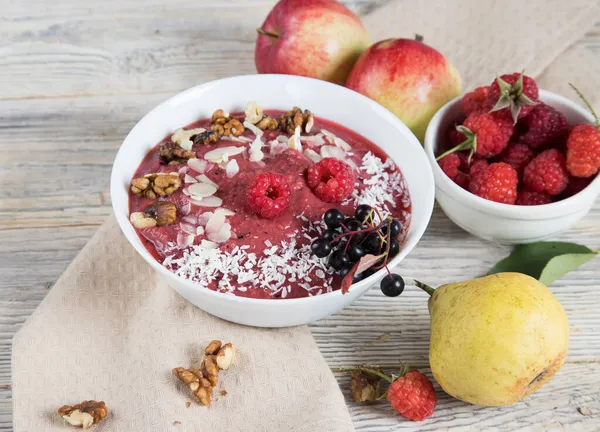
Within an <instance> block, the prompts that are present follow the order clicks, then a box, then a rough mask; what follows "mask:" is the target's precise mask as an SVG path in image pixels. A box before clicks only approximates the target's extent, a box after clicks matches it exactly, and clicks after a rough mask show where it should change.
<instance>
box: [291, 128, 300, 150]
mask: <svg viewBox="0 0 600 432" xmlns="http://www.w3.org/2000/svg"><path fill="white" fill-rule="evenodd" d="M300 132H301V129H300V126H296V129H295V131H294V135H292V136H291V137H290V139H289V140H288V147H289V148H291V149H294V150H298V151H302V143H301V142H300Z"/></svg>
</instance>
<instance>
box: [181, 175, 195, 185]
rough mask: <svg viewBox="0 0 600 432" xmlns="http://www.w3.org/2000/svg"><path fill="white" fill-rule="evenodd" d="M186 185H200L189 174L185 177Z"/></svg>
mask: <svg viewBox="0 0 600 432" xmlns="http://www.w3.org/2000/svg"><path fill="white" fill-rule="evenodd" d="M183 181H184V183H198V180H196V178H195V177H192V176H191V175H189V174H186V175H185V177H184V178H183Z"/></svg>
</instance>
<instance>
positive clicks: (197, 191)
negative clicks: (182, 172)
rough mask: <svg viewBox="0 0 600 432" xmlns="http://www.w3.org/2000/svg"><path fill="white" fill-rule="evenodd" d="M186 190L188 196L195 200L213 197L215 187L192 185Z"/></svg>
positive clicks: (215, 190) (199, 184) (210, 185)
mask: <svg viewBox="0 0 600 432" xmlns="http://www.w3.org/2000/svg"><path fill="white" fill-rule="evenodd" d="M187 190H188V192H189V193H190V196H191V197H192V198H193V199H196V200H197V199H202V198H204V197H209V196H212V195H214V194H215V192H217V187H216V186H215V185H213V184H209V183H193V184H191V185H189V186H188V187H187Z"/></svg>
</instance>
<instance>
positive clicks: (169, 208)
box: [129, 201, 177, 229]
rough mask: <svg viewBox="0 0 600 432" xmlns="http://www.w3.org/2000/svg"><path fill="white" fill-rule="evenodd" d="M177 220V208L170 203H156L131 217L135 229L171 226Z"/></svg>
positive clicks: (132, 214)
mask: <svg viewBox="0 0 600 432" xmlns="http://www.w3.org/2000/svg"><path fill="white" fill-rule="evenodd" d="M176 219H177V207H175V204H173V203H172V202H170V201H156V202H153V203H152V204H150V205H149V206H148V207H146V208H145V209H144V211H143V212H134V213H131V215H129V221H130V222H131V224H132V225H133V226H134V227H135V228H139V229H142V228H150V227H154V226H165V225H171V224H173V223H174V222H175V220H176Z"/></svg>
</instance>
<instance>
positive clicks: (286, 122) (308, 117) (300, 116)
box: [279, 107, 315, 135]
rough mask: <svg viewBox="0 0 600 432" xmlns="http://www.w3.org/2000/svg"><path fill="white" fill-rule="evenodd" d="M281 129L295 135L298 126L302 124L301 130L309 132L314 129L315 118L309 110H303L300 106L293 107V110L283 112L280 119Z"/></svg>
mask: <svg viewBox="0 0 600 432" xmlns="http://www.w3.org/2000/svg"><path fill="white" fill-rule="evenodd" d="M279 122H280V126H281V129H282V130H283V131H284V132H286V133H287V134H288V135H293V134H294V131H295V130H296V127H298V126H300V129H301V130H304V132H306V133H308V132H310V130H311V129H312V127H313V125H314V123H315V119H314V116H313V114H312V113H311V112H310V111H309V110H304V111H302V110H301V109H300V108H298V107H294V108H292V110H291V111H288V112H286V113H285V114H282V115H281V117H280V119H279Z"/></svg>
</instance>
